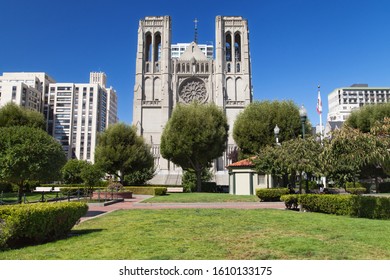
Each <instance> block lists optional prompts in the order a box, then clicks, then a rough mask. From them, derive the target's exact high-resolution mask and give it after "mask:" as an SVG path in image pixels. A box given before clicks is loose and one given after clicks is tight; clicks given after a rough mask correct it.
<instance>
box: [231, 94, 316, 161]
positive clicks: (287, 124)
mask: <svg viewBox="0 0 390 280" xmlns="http://www.w3.org/2000/svg"><path fill="white" fill-rule="evenodd" d="M276 125H278V127H279V128H280V133H279V140H280V141H281V142H283V141H287V140H289V139H293V138H297V137H298V136H299V135H302V123H301V120H300V117H299V108H298V106H297V105H295V104H294V103H293V102H292V101H262V102H258V101H256V102H253V103H252V104H250V105H249V106H247V107H246V108H245V110H244V111H242V112H241V113H240V114H239V115H238V116H237V119H236V121H235V123H234V129H233V138H234V140H235V142H236V143H237V145H238V146H239V148H240V150H241V152H242V153H243V154H244V156H250V155H255V154H256V153H258V152H259V151H260V149H261V148H263V147H265V146H267V145H272V144H273V143H275V134H274V128H275V126H276ZM310 130H311V127H310V123H309V122H308V121H306V125H305V132H306V133H307V134H309V133H310Z"/></svg>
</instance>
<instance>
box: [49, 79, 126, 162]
mask: <svg viewBox="0 0 390 280" xmlns="http://www.w3.org/2000/svg"><path fill="white" fill-rule="evenodd" d="M97 76H100V78H97ZM105 81H106V76H105V74H104V73H91V75H90V82H89V83H85V84H82V83H77V84H76V83H54V84H50V108H51V110H52V115H53V118H52V124H53V125H52V127H51V130H50V131H49V133H51V134H52V135H53V136H54V138H56V139H57V140H58V141H59V142H60V143H61V145H62V147H63V149H64V151H65V153H66V154H67V156H68V158H77V159H81V160H87V161H89V162H94V155H95V147H96V141H97V135H98V133H99V132H102V131H104V130H105V129H106V128H107V127H108V126H109V125H110V124H113V123H116V122H117V121H118V119H117V95H116V92H115V90H114V89H113V88H112V87H110V88H106V87H105V86H106V84H105Z"/></svg>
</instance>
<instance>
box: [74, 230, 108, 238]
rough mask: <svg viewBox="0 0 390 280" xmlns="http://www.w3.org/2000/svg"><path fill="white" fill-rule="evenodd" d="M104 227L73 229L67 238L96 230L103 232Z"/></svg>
mask: <svg viewBox="0 0 390 280" xmlns="http://www.w3.org/2000/svg"><path fill="white" fill-rule="evenodd" d="M101 231H103V229H98V228H96V229H73V230H72V231H71V232H70V233H69V234H68V236H67V238H71V237H75V236H82V235H86V234H90V233H94V232H101Z"/></svg>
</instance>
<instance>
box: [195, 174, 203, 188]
mask: <svg viewBox="0 0 390 280" xmlns="http://www.w3.org/2000/svg"><path fill="white" fill-rule="evenodd" d="M195 174H196V191H197V192H201V191H202V169H197V170H196V171H195Z"/></svg>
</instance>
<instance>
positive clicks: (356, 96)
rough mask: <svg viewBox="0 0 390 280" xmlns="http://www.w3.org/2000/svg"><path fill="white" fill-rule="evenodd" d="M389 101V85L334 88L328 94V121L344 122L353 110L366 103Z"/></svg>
mask: <svg viewBox="0 0 390 280" xmlns="http://www.w3.org/2000/svg"><path fill="white" fill-rule="evenodd" d="M389 101H390V87H369V86H368V85H366V84H363V85H352V86H350V87H344V88H336V89H335V90H333V91H332V92H331V93H330V94H329V95H328V104H329V105H328V106H329V111H328V118H327V119H328V121H333V122H344V121H345V120H346V119H347V118H348V116H349V115H350V114H351V112H352V111H353V110H356V109H359V108H360V107H362V106H364V105H366V104H378V103H387V102H389Z"/></svg>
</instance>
